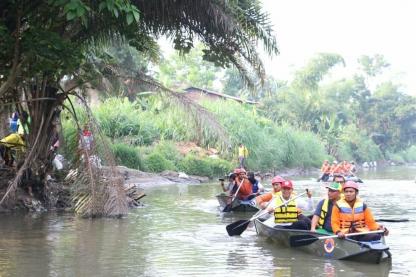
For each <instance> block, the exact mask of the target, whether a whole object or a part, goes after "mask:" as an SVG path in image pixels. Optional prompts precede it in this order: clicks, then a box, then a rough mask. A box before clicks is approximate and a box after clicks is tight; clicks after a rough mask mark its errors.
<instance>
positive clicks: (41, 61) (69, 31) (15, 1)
mask: <svg viewBox="0 0 416 277" xmlns="http://www.w3.org/2000/svg"><path fill="white" fill-rule="evenodd" d="M0 11H2V13H1V14H0V37H1V40H0V65H2V66H1V67H0V100H1V102H2V103H3V104H8V105H11V104H12V103H18V106H19V109H23V108H24V109H27V110H28V112H29V114H30V116H31V118H32V123H33V124H32V125H31V126H30V134H29V136H28V140H27V144H28V146H29V147H28V151H27V155H26V157H25V161H24V163H23V165H22V166H21V167H20V169H19V170H18V172H17V174H16V176H15V177H14V179H13V180H12V182H11V184H10V185H9V188H8V190H7V193H6V194H5V196H4V197H3V199H1V200H0V204H4V203H5V202H4V201H5V200H6V199H8V200H10V201H11V200H13V198H12V197H9V196H12V195H13V192H15V191H16V187H17V184H18V183H19V182H20V180H21V178H22V176H23V174H24V172H25V170H26V169H27V168H32V169H33V172H39V174H40V178H41V179H42V180H44V179H45V178H46V171H45V167H42V165H44V164H47V163H48V157H47V156H45V155H44V153H47V152H48V149H49V147H50V145H51V141H50V138H51V133H52V132H53V124H52V122H53V120H54V115H55V114H56V111H57V110H59V109H60V108H61V107H63V102H64V100H65V99H68V96H69V95H70V94H76V92H75V89H76V88H83V86H85V85H87V84H88V83H90V82H92V81H94V80H99V79H101V78H103V77H104V76H116V77H122V76H120V74H119V70H118V68H115V67H114V66H112V65H111V63H109V62H108V59H107V57H105V55H101V54H102V53H100V50H101V49H102V47H103V46H107V45H108V44H110V43H112V42H115V41H122V42H124V43H126V44H128V45H129V46H132V47H134V48H135V49H137V50H138V51H139V52H143V53H152V52H153V53H154V49H155V48H156V47H155V46H156V45H157V43H156V38H157V37H158V36H160V35H165V36H167V37H168V38H169V39H172V40H173V44H174V46H175V48H176V49H177V50H179V51H180V52H182V53H188V52H189V51H190V50H191V49H192V48H193V47H194V41H195V40H196V39H198V40H199V41H201V42H202V43H203V44H204V45H205V46H206V48H205V49H204V50H203V58H204V59H205V60H207V61H211V62H213V63H214V64H216V65H219V66H229V65H231V64H234V65H235V66H236V67H237V68H238V69H239V71H240V72H241V73H243V74H244V72H246V67H247V66H249V67H252V68H253V70H254V71H255V72H256V73H257V74H258V75H259V76H263V75H264V69H263V66H262V63H261V61H260V59H259V55H258V54H257V51H256V47H257V42H258V41H261V42H262V44H263V46H264V48H265V50H266V51H267V52H268V53H269V54H274V53H277V47H276V41H275V38H274V37H273V35H272V29H271V27H270V25H269V21H268V16H267V15H266V14H264V13H263V12H262V11H261V5H260V2H259V1H251V0H242V1H214V0H153V1H145V0H131V1H130V0H126V1H122V0H93V1H83V0H48V1H29V0H4V1H1V2H0ZM96 57H102V58H103V59H102V60H101V62H100V63H97V62H96V59H95V58H96ZM130 77H134V79H135V80H143V82H145V83H151V82H149V79H148V78H145V76H143V75H141V74H139V73H138V74H136V75H135V76H130ZM130 77H129V79H132V78H130ZM62 81H65V82H66V84H65V86H64V87H62V86H61V82H62ZM158 88H160V86H158ZM22 99H25V100H24V101H25V102H22ZM1 109H2V111H0V114H4V113H7V112H8V109H5V106H4V105H3V106H1ZM78 128H79V127H78ZM84 170H86V169H84ZM97 176H101V175H100V174H97ZM89 180H90V182H91V183H94V182H95V181H94V179H93V178H92V177H91V178H89ZM117 189H118V188H117ZM98 191H100V193H102V194H101V196H102V198H103V199H104V200H106V199H107V200H106V201H104V202H103V203H104V204H103V205H107V204H108V203H110V205H111V203H115V202H117V201H114V197H111V195H114V193H113V192H114V189H113V187H110V186H109V187H106V188H105V189H103V188H102V187H97V186H91V188H90V192H91V193H92V195H97V194H96V192H98ZM11 202H13V201H11ZM90 202H91V201H90ZM121 202H122V201H121ZM103 210H105V209H103V207H102V206H101V207H100V206H96V207H95V211H92V214H93V215H94V214H99V212H101V211H103ZM113 213H115V214H117V213H118V211H113Z"/></svg>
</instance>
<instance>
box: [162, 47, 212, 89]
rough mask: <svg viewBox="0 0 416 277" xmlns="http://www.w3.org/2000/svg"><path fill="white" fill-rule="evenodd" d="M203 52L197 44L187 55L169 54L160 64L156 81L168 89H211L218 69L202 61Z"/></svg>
mask: <svg viewBox="0 0 416 277" xmlns="http://www.w3.org/2000/svg"><path fill="white" fill-rule="evenodd" d="M203 51H204V48H203V47H202V45H201V44H199V45H197V46H196V47H195V48H194V49H192V50H191V51H190V52H189V53H188V54H187V55H178V54H177V53H173V54H171V55H170V56H169V57H168V58H165V59H163V61H162V62H161V63H160V65H159V76H158V79H159V80H160V81H161V82H162V83H163V84H164V85H166V86H168V87H174V88H182V89H184V88H186V87H189V86H195V87H199V88H203V89H213V83H214V81H215V79H216V78H217V72H218V71H219V68H218V67H216V66H215V65H214V64H213V63H211V62H208V61H204V60H203V58H202V56H203V53H204V52H203Z"/></svg>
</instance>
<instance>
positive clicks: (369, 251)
mask: <svg viewBox="0 0 416 277" xmlns="http://www.w3.org/2000/svg"><path fill="white" fill-rule="evenodd" d="M254 225H255V227H256V231H257V234H258V235H260V236H265V237H267V238H268V239H271V240H272V241H273V242H275V243H277V244H279V245H282V246H285V247H292V249H296V250H300V251H303V252H306V253H309V254H313V255H315V256H319V257H323V258H325V259H334V260H350V261H358V262H365V263H375V264H378V263H380V262H383V261H387V260H389V259H390V258H391V253H390V251H389V247H388V246H386V244H385V240H384V237H382V239H381V240H380V241H372V242H359V241H355V240H352V239H348V238H345V239H338V238H328V239H321V240H319V239H316V240H312V241H310V243H305V245H301V246H299V245H298V246H296V247H295V246H294V245H293V238H302V237H320V236H325V235H324V234H319V233H315V232H310V231H305V230H291V229H284V228H273V227H270V226H268V225H266V224H265V223H264V222H262V221H260V220H258V219H256V220H255V221H254ZM304 241H307V240H304Z"/></svg>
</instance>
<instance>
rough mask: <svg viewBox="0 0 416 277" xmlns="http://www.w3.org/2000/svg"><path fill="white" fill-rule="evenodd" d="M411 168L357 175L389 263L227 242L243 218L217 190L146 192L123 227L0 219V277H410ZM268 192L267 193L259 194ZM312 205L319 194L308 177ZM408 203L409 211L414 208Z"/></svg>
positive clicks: (246, 236) (60, 218) (49, 216)
mask: <svg viewBox="0 0 416 277" xmlns="http://www.w3.org/2000/svg"><path fill="white" fill-rule="evenodd" d="M415 172H416V171H415V168H411V167H391V168H387V169H385V170H379V171H374V170H373V171H365V172H360V173H359V175H360V177H361V178H362V179H363V180H364V184H362V185H361V190H360V195H361V196H362V198H364V199H365V201H366V202H367V203H368V206H369V207H371V208H372V210H373V213H374V214H375V217H376V218H407V219H409V220H410V221H409V222H402V223H386V224H385V226H387V227H388V228H389V230H390V235H389V236H388V237H387V239H386V241H387V243H388V245H389V246H390V249H391V253H392V256H393V258H392V262H391V264H390V263H383V264H380V265H369V264H362V263H357V262H347V261H344V262H343V261H331V260H325V259H321V258H316V257H314V256H312V255H308V254H304V253H302V252H300V251H297V250H293V249H286V248H278V247H276V245H274V244H273V243H271V242H269V241H267V240H266V239H264V238H260V237H257V236H256V233H255V231H254V230H253V229H250V228H249V229H248V230H246V231H245V232H244V233H243V234H242V235H241V237H229V236H228V235H227V232H226V230H225V226H226V225H227V224H229V223H232V222H234V221H236V220H238V219H241V218H243V219H248V218H249V215H244V214H243V215H236V214H234V215H233V214H231V215H223V214H221V213H220V212H219V210H218V203H217V201H216V199H215V198H214V196H215V194H217V193H218V192H220V187H219V185H218V183H211V184H200V185H171V186H156V187H154V188H146V194H147V196H146V197H145V198H144V200H143V202H144V207H142V208H138V209H135V210H132V211H131V213H130V214H129V216H128V217H126V218H123V219H92V220H91V219H80V218H77V217H75V216H73V215H72V214H56V213H43V214H36V213H35V214H13V215H10V214H9V215H4V214H3V215H1V217H0V234H1V235H0V276H2V277H4V276H226V275H227V276H326V277H333V276H349V277H351V276H377V277H379V276H416V259H415V258H414V255H416V235H415V230H416V207H415V205H414V203H415V201H414V195H416V184H415V180H414V178H415ZM266 187H270V185H266ZM306 187H308V188H310V189H311V190H312V192H313V194H314V202H315V204H316V203H317V202H318V200H319V199H320V198H321V196H324V195H325V188H324V186H323V185H322V184H319V183H316V182H313V181H312V178H311V177H309V178H302V179H300V180H296V181H295V190H296V191H302V190H303V189H305V188H306ZM412 203H413V204H412Z"/></svg>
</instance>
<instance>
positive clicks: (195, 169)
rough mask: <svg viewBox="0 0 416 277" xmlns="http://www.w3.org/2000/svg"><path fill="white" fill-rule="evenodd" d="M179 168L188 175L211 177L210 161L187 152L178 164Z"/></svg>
mask: <svg viewBox="0 0 416 277" xmlns="http://www.w3.org/2000/svg"><path fill="white" fill-rule="evenodd" d="M179 169H180V170H182V171H184V172H185V173H187V174H190V175H199V176H208V177H213V174H214V173H213V170H212V168H211V166H210V162H208V161H207V160H206V159H199V158H197V157H196V156H194V155H192V154H188V155H187V156H186V157H185V158H184V159H183V160H182V161H181V162H180V164H179Z"/></svg>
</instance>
